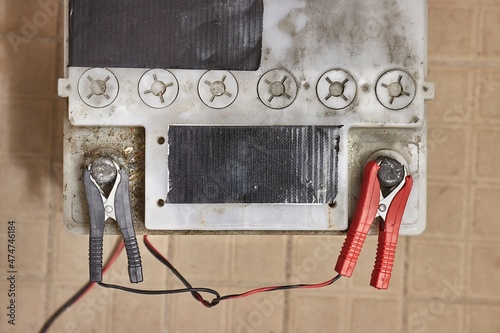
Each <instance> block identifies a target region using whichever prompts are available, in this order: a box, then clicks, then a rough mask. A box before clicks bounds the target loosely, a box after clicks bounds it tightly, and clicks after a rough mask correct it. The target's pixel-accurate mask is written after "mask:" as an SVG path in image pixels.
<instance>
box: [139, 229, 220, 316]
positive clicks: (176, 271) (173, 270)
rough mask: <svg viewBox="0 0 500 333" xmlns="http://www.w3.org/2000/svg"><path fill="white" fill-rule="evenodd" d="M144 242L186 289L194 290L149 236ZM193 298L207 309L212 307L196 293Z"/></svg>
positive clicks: (193, 293)
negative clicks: (151, 241) (150, 240)
mask: <svg viewBox="0 0 500 333" xmlns="http://www.w3.org/2000/svg"><path fill="white" fill-rule="evenodd" d="M142 240H143V242H144V245H145V246H146V248H147V249H148V251H149V252H150V253H151V254H152V255H153V256H154V257H155V258H156V259H157V260H158V261H159V262H161V263H162V264H164V265H165V266H167V268H168V269H170V271H171V272H172V273H173V274H174V275H175V276H176V277H177V278H178V279H179V280H180V281H181V282H182V283H183V284H184V286H185V287H186V288H193V286H192V285H191V284H190V283H189V282H188V280H187V279H186V278H185V277H184V276H183V275H182V274H181V273H180V272H179V271H178V270H177V269H176V268H175V267H174V266H173V265H172V264H171V263H170V261H168V260H167V259H166V258H165V257H164V256H162V255H161V253H159V252H158V250H157V249H156V248H155V247H154V246H153V245H152V244H151V243H150V242H149V240H148V238H147V236H145V237H143V239H142ZM191 295H192V296H193V298H194V299H195V300H197V301H199V302H201V303H202V304H203V305H205V306H206V307H210V303H209V302H208V301H206V300H205V299H203V297H202V296H201V295H200V294H199V293H198V292H196V291H193V292H191Z"/></svg>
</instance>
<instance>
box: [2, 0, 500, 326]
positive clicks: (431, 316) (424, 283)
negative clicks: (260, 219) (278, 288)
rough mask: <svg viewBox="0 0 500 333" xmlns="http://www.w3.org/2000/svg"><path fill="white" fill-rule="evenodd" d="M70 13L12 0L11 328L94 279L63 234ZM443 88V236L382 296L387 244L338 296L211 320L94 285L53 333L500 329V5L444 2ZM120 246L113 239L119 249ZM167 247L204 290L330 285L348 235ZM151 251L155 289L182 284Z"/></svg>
mask: <svg viewBox="0 0 500 333" xmlns="http://www.w3.org/2000/svg"><path fill="white" fill-rule="evenodd" d="M57 2H58V1H55V0H54V1H49V0H45V1H42V0H0V115H1V118H0V221H1V222H2V223H1V225H0V241H1V242H0V244H1V247H2V248H1V250H0V252H1V258H0V275H1V277H2V279H1V280H0V314H1V317H0V331H1V332H35V331H36V330H37V329H38V328H39V327H40V326H41V324H42V323H43V321H44V318H46V317H47V316H49V315H50V314H51V313H52V312H53V311H54V310H55V309H56V308H57V307H58V305H60V304H61V303H62V302H63V301H64V300H65V299H66V298H68V296H69V295H71V294H72V293H73V292H74V291H75V290H76V289H77V288H78V287H79V286H80V285H81V284H82V282H83V281H84V279H85V277H86V276H87V239H86V237H83V236H73V235H70V234H68V233H67V232H66V231H65V230H64V229H63V223H62V209H61V201H62V199H61V196H62V194H61V187H62V180H61V166H62V139H61V135H62V118H63V116H64V113H65V112H66V110H65V104H64V101H62V100H61V99H59V98H58V97H57V92H56V79H57V78H58V77H61V75H62V38H61V31H60V30H61V29H60V27H61V10H60V8H59V9H58V8H54V7H50V8H48V10H49V13H50V15H41V14H40V13H41V10H42V8H41V4H42V3H52V4H53V3H57ZM27 21H29V22H35V23H36V25H37V26H38V27H37V28H35V29H31V30H30V29H29V28H27V25H26V22H27ZM13 33H14V34H16V35H18V36H24V37H23V38H24V39H13ZM429 81H434V82H435V83H436V86H437V94H436V96H437V97H436V99H435V101H433V102H432V103H430V104H429V157H428V160H429V213H428V228H427V231H426V232H425V233H424V234H423V235H422V236H419V237H414V238H407V239H405V238H403V239H402V240H401V241H400V244H399V248H398V249H399V251H398V256H397V262H396V268H395V272H394V277H393V281H392V285H391V288H390V290H388V291H386V292H380V291H375V290H373V289H372V288H370V287H369V286H368V279H369V272H370V270H371V268H372V260H373V258H372V257H373V255H374V248H375V242H374V240H373V239H372V240H369V241H368V244H367V245H366V248H365V249H364V251H363V255H362V257H361V262H360V263H359V264H358V268H357V270H356V275H355V276H354V277H353V278H352V279H350V280H345V279H344V280H341V281H340V282H339V283H338V284H337V285H335V286H332V287H330V288H328V289H324V290H310V291H293V292H287V293H278V294H274V295H271V294H264V295H261V296H256V297H254V298H249V299H247V300H239V301H234V302H230V303H226V304H224V305H221V306H219V307H216V308H214V309H211V310H207V309H205V308H203V307H201V306H200V305H199V304H198V303H196V302H194V301H193V300H192V299H191V298H190V297H189V296H174V297H146V296H133V295H129V294H124V293H120V292H111V291H107V290H103V289H100V288H99V289H98V288H95V289H94V290H92V291H91V292H90V293H89V294H88V295H87V296H86V297H85V298H84V299H82V300H81V301H80V302H79V303H78V304H77V305H75V306H74V307H72V308H71V310H70V311H68V312H67V313H65V314H64V315H63V316H62V317H61V318H60V320H59V321H58V322H57V323H56V324H55V325H54V327H53V330H52V332H136V331H137V332H138V331H141V332H144V331H149V332H175V333H177V332H245V333H250V332H266V333H271V332H273V333H279V332H500V242H499V241H500V218H499V216H500V148H499V142H500V93H499V89H500V1H499V0H440V1H438V0H430V4H429ZM8 219H16V221H17V235H18V236H17V245H18V246H17V251H18V252H17V257H18V271H19V276H18V286H17V290H18V295H17V296H18V298H17V306H18V309H17V310H18V312H17V325H16V326H15V327H12V326H10V325H7V324H6V316H5V312H6V310H5V305H6V304H7V303H6V302H7V294H6V289H7V287H8V286H7V280H6V279H5V273H4V272H5V271H6V262H7V259H6V254H5V249H4V248H5V241H6V237H7V236H6V230H7V228H6V221H7V220H8ZM114 240H115V238H113V237H110V238H108V239H106V243H107V245H108V246H107V248H106V252H107V253H109V250H110V247H111V245H110V244H112V243H113V241H114ZM152 240H153V242H154V243H155V244H157V245H158V246H159V248H160V249H162V250H163V251H164V252H165V253H168V256H169V257H170V258H171V259H172V261H173V262H174V263H176V264H177V265H178V267H179V269H180V270H181V271H182V272H184V273H185V274H186V275H187V276H190V277H191V279H192V280H193V283H194V284H197V285H198V284H199V285H207V286H214V287H217V288H220V289H222V290H223V291H225V292H235V291H240V290H244V289H247V288H251V287H257V286H261V285H267V284H273V283H280V282H283V281H288V282H296V281H321V280H324V279H326V278H328V277H330V276H331V275H332V267H333V265H334V263H335V260H336V257H337V254H338V251H339V249H340V246H341V243H342V241H343V238H328V237H302V236H301V237H286V236H277V237H270V236H269V237H226V236H217V237H214V236H209V237H191V236H183V237H163V238H158V237H156V238H153V239H152ZM143 252H144V261H145V264H144V267H145V275H146V276H147V277H148V281H147V282H146V283H144V287H167V286H170V287H172V286H178V283H177V282H175V281H174V280H173V279H172V277H171V276H170V275H167V273H166V271H165V270H164V269H163V268H162V267H161V266H160V265H159V264H157V263H156V262H155V261H154V260H153V259H152V258H151V257H149V256H148V255H147V254H146V252H145V251H144V249H143ZM270 254H272V255H270ZM263 266H265V267H266V268H265V269H263ZM123 267H125V262H124V258H123V257H122V258H120V261H119V262H118V263H117V264H116V266H115V269H114V270H112V271H111V273H110V274H109V276H108V279H109V280H111V281H117V282H121V281H124V280H126V279H127V278H126V272H125V270H124V269H123Z"/></svg>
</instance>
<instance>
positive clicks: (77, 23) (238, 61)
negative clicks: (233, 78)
mask: <svg viewBox="0 0 500 333" xmlns="http://www.w3.org/2000/svg"><path fill="white" fill-rule="evenodd" d="M263 13H264V4H263V0H235V1H226V0H183V1H179V0H148V1H136V0H134V1H132V0H106V1H102V0H70V38H69V47H70V50H69V64H70V66H78V67H125V68H180V69H227V70H257V69H258V68H259V66H260V61H261V53H262V29H263V28H262V27H263Z"/></svg>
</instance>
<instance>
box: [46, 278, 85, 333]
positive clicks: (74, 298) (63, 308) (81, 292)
mask: <svg viewBox="0 0 500 333" xmlns="http://www.w3.org/2000/svg"><path fill="white" fill-rule="evenodd" d="M92 284H93V283H92V282H90V281H89V282H87V283H86V284H85V285H84V286H83V287H82V288H80V290H78V291H77V292H76V293H75V294H74V295H73V296H72V297H71V298H70V299H69V300H67V301H66V303H64V304H63V305H61V307H60V308H59V309H57V311H56V312H54V313H53V314H52V316H50V318H49V319H47V321H46V322H45V324H43V326H42V328H41V329H40V333H46V332H47V331H48V329H49V328H50V326H51V325H52V324H53V323H54V321H55V320H56V319H57V318H58V317H59V316H60V315H61V314H62V313H63V312H64V311H66V310H67V309H68V308H69V307H70V306H72V305H73V304H75V303H76V301H78V299H80V297H82V296H83V295H84V294H85V293H86V292H87V291H88V290H89V289H90V288H91V287H92Z"/></svg>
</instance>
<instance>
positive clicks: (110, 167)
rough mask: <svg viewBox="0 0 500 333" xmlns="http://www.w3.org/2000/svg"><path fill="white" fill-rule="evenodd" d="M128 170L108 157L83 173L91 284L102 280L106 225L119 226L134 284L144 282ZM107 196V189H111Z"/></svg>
mask: <svg viewBox="0 0 500 333" xmlns="http://www.w3.org/2000/svg"><path fill="white" fill-rule="evenodd" d="M128 179H129V178H128V175H127V173H126V171H125V170H123V169H121V168H120V167H119V165H118V164H117V163H116V162H115V161H113V160H112V159H110V158H108V157H99V158H97V159H95V160H94V161H93V162H92V163H91V164H90V165H89V166H88V167H87V168H85V171H84V174H83V182H84V185H85V192H86V195H87V203H88V207H89V215H90V234H89V238H90V244H89V270H90V281H91V282H101V281H102V257H103V250H102V245H103V235H104V223H105V222H106V220H108V219H113V220H114V221H116V223H117V224H118V226H119V228H120V230H121V233H122V236H123V240H124V243H125V250H126V252H127V258H128V273H129V278H130V282H132V283H138V282H142V280H143V277H142V261H141V255H140V252H139V246H138V244H137V239H136V236H135V230H134V224H133V222H132V213H131V209H130V195H129V180H128ZM111 184H112V187H111V190H110V191H109V194H108V195H107V196H106V193H105V191H104V187H105V186H106V185H109V186H111Z"/></svg>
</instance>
